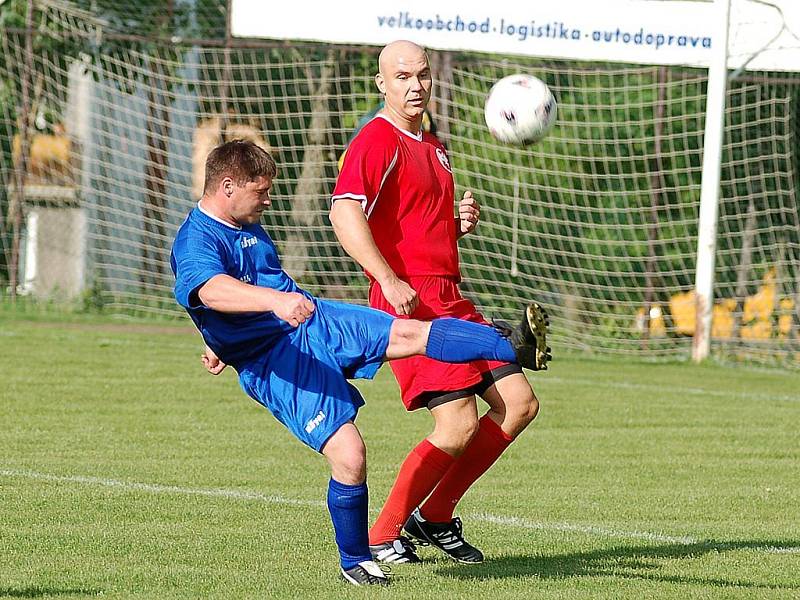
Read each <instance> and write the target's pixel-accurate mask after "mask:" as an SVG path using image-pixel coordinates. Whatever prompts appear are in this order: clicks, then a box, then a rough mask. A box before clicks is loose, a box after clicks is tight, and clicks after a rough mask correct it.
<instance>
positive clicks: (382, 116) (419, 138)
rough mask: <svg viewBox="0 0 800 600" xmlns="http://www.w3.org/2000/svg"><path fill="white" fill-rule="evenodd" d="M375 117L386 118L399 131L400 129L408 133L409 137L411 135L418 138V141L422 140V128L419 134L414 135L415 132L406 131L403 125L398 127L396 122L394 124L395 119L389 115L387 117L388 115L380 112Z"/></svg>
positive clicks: (401, 131)
mask: <svg viewBox="0 0 800 600" xmlns="http://www.w3.org/2000/svg"><path fill="white" fill-rule="evenodd" d="M375 117H376V118H381V119H385V120H387V121H389V123H391V124H392V127H394V128H395V129H397V131H399V132H400V133H404V134H405V135H407V136H408V137H410V138H411V139H412V140H417V141H418V142H421V141H422V129H420V130H419V133H418V134H416V135H414V134H413V133H411V132H410V131H406V130H405V129H403V128H401V127H398V126H397V125H395V124H394V122H393V121H392V120H391V119H390V118H389V117H387V116H386V115H382V114H378V115H375Z"/></svg>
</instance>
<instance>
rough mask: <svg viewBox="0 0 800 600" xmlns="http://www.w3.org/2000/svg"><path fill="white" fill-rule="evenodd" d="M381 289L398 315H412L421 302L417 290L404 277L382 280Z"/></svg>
mask: <svg viewBox="0 0 800 600" xmlns="http://www.w3.org/2000/svg"><path fill="white" fill-rule="evenodd" d="M381 290H382V291H383V296H384V297H385V298H386V300H387V301H388V302H389V304H391V305H392V306H393V307H394V310H395V312H396V313H397V314H398V315H410V314H411V313H412V312H414V310H415V309H416V308H417V304H419V298H417V292H416V290H415V289H414V288H412V287H411V286H410V285H408V284H407V283H406V282H405V281H403V280H402V279H398V278H395V279H392V280H391V281H385V282H382V283H381Z"/></svg>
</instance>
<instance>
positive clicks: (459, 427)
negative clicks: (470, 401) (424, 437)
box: [434, 418, 478, 456]
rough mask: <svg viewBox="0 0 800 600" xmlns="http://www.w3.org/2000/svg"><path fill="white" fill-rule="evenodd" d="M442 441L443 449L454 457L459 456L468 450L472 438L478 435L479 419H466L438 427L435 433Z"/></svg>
mask: <svg viewBox="0 0 800 600" xmlns="http://www.w3.org/2000/svg"><path fill="white" fill-rule="evenodd" d="M434 433H435V434H436V437H437V439H438V440H441V442H440V443H441V446H444V447H443V448H442V449H443V450H444V451H445V452H447V453H448V454H451V455H453V456H458V455H459V454H461V453H463V452H464V450H466V449H467V446H469V443H470V442H471V441H472V438H474V437H475V434H476V433H478V419H477V418H466V419H463V420H460V421H450V422H448V423H447V424H446V425H441V426H437V428H436V431H435V432H434Z"/></svg>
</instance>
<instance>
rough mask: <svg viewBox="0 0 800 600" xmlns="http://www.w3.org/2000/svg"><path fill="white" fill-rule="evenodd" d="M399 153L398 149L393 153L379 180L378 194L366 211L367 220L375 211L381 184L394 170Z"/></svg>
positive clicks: (381, 187)
mask: <svg viewBox="0 0 800 600" xmlns="http://www.w3.org/2000/svg"><path fill="white" fill-rule="evenodd" d="M399 153H400V149H399V148H398V149H396V150H395V151H394V156H393V157H392V162H390V163H389V166H388V167H386V172H385V173H384V174H383V177H382V178H381V185H380V186H379V187H378V193H377V194H375V199H374V200H373V201H372V202H371V203H370V204H369V208H368V209H367V219H369V216H370V215H371V214H372V211H373V210H375V205H376V204H378V198H379V197H380V195H381V190H382V189H383V184H384V183H386V179H387V178H388V177H389V175H390V174H391V172H392V169H394V167H395V165H396V164H397V156H398V154H399Z"/></svg>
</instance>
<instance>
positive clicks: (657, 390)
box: [533, 375, 800, 402]
mask: <svg viewBox="0 0 800 600" xmlns="http://www.w3.org/2000/svg"><path fill="white" fill-rule="evenodd" d="M548 383H555V384H564V383H569V384H573V385H586V386H592V387H602V388H614V389H627V390H642V391H649V392H653V393H654V394H657V395H659V396H663V395H665V394H670V395H672V394H678V395H681V396H705V397H709V396H713V397H715V398H729V399H731V400H758V401H762V402H763V401H769V400H778V401H783V402H800V395H793V394H775V395H773V394H765V393H763V392H761V393H759V392H745V391H735V392H734V391H725V390H713V389H707V388H698V387H682V386H669V387H665V386H663V385H656V384H648V383H631V382H626V381H602V380H597V379H582V378H579V377H575V378H572V377H551V376H550V375H543V376H540V377H536V378H535V379H534V380H533V384H534V386H536V385H547V384H548Z"/></svg>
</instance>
